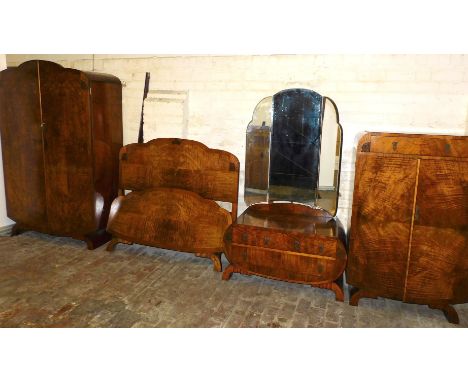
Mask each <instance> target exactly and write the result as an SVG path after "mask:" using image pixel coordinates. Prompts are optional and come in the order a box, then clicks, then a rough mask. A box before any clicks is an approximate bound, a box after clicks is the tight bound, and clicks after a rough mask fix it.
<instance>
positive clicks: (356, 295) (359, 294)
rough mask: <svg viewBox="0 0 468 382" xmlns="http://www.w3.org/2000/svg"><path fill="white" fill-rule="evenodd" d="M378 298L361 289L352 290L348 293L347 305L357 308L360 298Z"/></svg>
mask: <svg viewBox="0 0 468 382" xmlns="http://www.w3.org/2000/svg"><path fill="white" fill-rule="evenodd" d="M377 297H378V296H377V295H375V294H372V293H369V292H367V291H365V290H363V289H358V288H352V289H351V292H350V293H349V305H352V306H358V304H359V300H360V299H361V298H377Z"/></svg>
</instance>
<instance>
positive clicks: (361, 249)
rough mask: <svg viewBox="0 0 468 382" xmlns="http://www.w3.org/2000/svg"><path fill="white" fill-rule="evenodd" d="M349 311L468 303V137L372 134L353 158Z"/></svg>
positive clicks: (447, 309) (450, 311)
mask: <svg viewBox="0 0 468 382" xmlns="http://www.w3.org/2000/svg"><path fill="white" fill-rule="evenodd" d="M346 278H347V282H348V283H349V284H351V285H352V286H354V287H356V288H358V290H356V289H355V290H354V292H353V293H352V295H351V298H350V303H351V304H352V305H357V304H358V301H359V299H360V298H363V297H373V298H375V297H378V296H381V297H386V298H390V299H395V300H401V301H404V302H410V303H417V304H425V305H426V304H427V305H429V306H430V307H432V308H437V309H441V310H442V311H444V313H445V314H446V316H447V318H448V320H449V321H450V322H453V323H458V316H457V313H456V311H455V309H454V308H453V307H452V306H451V304H460V303H466V302H468V137H465V136H444V135H417V134H394V133H393V134H390V133H368V134H366V135H364V136H363V137H362V138H361V140H360V141H359V144H358V148H357V158H356V173H355V183H354V196H353V211H352V219H351V233H350V248H349V255H348V265H347V270H346Z"/></svg>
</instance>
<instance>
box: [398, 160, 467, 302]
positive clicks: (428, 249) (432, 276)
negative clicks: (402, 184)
mask: <svg viewBox="0 0 468 382" xmlns="http://www.w3.org/2000/svg"><path fill="white" fill-rule="evenodd" d="M467 298H468V160H467V159H458V160H457V159H454V158H434V159H421V161H420V168H419V181H418V193H417V198H416V208H415V217H414V228H413V238H412V243H411V255H410V259H409V267H408V281H407V288H406V295H405V300H406V301H411V302H420V303H430V302H431V301H434V300H437V301H440V300H448V301H452V302H454V303H457V302H464V301H466V299H467ZM463 300H464V301H463Z"/></svg>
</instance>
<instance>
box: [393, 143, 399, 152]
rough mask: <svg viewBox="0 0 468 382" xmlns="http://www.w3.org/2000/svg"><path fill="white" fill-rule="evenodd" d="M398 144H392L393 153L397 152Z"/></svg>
mask: <svg viewBox="0 0 468 382" xmlns="http://www.w3.org/2000/svg"><path fill="white" fill-rule="evenodd" d="M397 146H398V142H392V148H393V151H396V150H397Z"/></svg>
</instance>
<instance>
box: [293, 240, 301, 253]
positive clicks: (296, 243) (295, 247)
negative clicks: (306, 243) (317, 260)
mask: <svg viewBox="0 0 468 382" xmlns="http://www.w3.org/2000/svg"><path fill="white" fill-rule="evenodd" d="M294 249H295V250H296V251H299V250H300V249H301V242H300V241H299V240H294Z"/></svg>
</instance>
